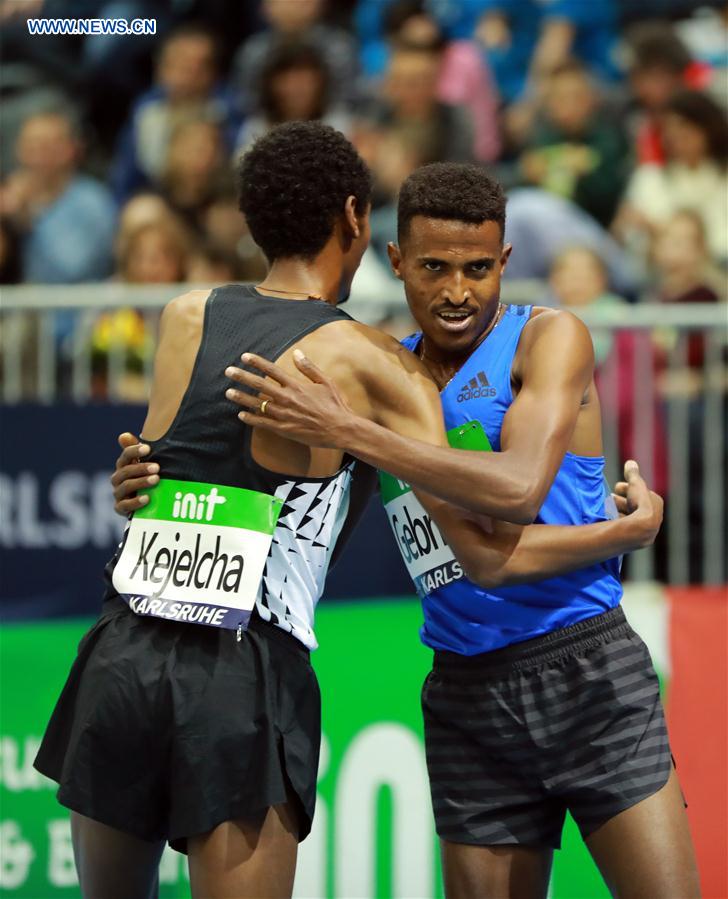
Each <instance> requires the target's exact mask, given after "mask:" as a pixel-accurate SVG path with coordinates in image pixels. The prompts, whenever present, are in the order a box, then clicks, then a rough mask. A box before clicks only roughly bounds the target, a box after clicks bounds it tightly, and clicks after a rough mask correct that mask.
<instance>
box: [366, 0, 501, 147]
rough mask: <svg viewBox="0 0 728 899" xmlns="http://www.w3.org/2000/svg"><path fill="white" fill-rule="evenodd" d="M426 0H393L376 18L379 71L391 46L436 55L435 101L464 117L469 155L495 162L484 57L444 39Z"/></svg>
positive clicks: (474, 47) (491, 94) (492, 106)
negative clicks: (469, 126) (459, 109)
mask: <svg viewBox="0 0 728 899" xmlns="http://www.w3.org/2000/svg"><path fill="white" fill-rule="evenodd" d="M436 8H437V7H434V8H433V6H432V4H428V3H427V0H395V2H394V3H392V4H391V5H390V6H388V7H387V8H386V10H385V11H384V12H383V13H382V16H381V18H382V20H383V26H382V27H383V32H384V35H386V38H387V42H386V43H385V42H384V41H383V40H382V41H380V42H379V43H380V44H381V51H380V54H379V55H380V56H381V71H382V72H383V71H385V70H386V67H387V64H388V60H389V55H390V49H391V47H392V46H395V45H397V44H404V45H405V46H412V47H425V48H431V49H438V48H439V49H441V50H442V61H441V65H440V73H439V78H438V84H437V96H438V99H440V100H441V101H442V102H443V103H450V104H451V105H453V106H457V105H462V106H464V107H465V108H467V109H468V110H469V112H470V116H471V119H472V123H473V128H474V131H475V143H474V148H473V149H474V156H475V158H476V159H477V160H479V161H481V162H492V161H493V160H495V159H496V158H497V157H498V153H499V150H500V138H499V132H498V96H497V94H496V91H495V85H494V82H493V78H492V76H491V73H490V69H489V68H488V65H487V62H486V60H485V57H484V56H483V54H482V53H481V51H480V48H479V46H478V44H477V43H476V42H475V41H473V40H465V39H460V40H447V39H446V34H445V31H444V29H443V26H442V24H441V23H440V21H439V20H438V19H437V18H436V16H435V15H434V9H436Z"/></svg>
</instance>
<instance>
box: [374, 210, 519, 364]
mask: <svg viewBox="0 0 728 899" xmlns="http://www.w3.org/2000/svg"><path fill="white" fill-rule="evenodd" d="M510 252H511V248H510V245H506V246H504V245H503V235H502V234H501V229H500V226H499V225H498V223H497V222H493V221H485V222H482V223H481V224H480V225H471V224H468V223H466V222H458V221H444V220H441V219H431V218H425V217H424V216H419V215H418V216H415V217H414V218H413V219H412V221H411V223H410V229H409V233H408V234H407V236H406V237H405V239H404V240H403V242H402V244H401V246H399V247H398V246H396V245H395V244H390V245H389V258H390V261H391V263H392V270H393V271H394V274H395V275H396V276H397V277H398V278H400V280H402V281H404V290H405V294H406V296H407V303H408V304H409V307H410V312H411V313H412V316H413V318H414V319H415V321H416V322H417V324H418V325H419V326H420V328H421V329H422V331H423V333H424V334H425V336H426V338H427V341H428V344H430V345H432V346H433V347H435V348H437V349H438V350H439V351H440V353H442V354H445V355H449V354H452V355H457V356H461V355H462V354H463V353H467V352H468V351H469V350H470V349H471V348H472V347H473V346H474V345H475V344H476V343H477V341H478V339H479V337H480V336H481V335H482V333H483V331H485V329H486V328H487V327H488V325H489V323H490V321H491V319H492V318H493V316H494V315H495V313H496V311H497V309H498V302H499V297H500V282H501V275H502V274H503V271H504V269H505V267H506V263H507V261H508V256H509V255H510Z"/></svg>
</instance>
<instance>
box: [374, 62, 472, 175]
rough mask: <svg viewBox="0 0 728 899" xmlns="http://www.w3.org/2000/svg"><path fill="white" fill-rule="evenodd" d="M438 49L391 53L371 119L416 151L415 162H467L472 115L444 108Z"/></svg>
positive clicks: (464, 110)
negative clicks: (381, 89)
mask: <svg viewBox="0 0 728 899" xmlns="http://www.w3.org/2000/svg"><path fill="white" fill-rule="evenodd" d="M441 65H442V48H441V47H440V46H437V47H433V46H430V47H420V46H408V45H404V44H399V45H397V46H396V47H395V48H393V51H392V54H391V57H390V60H389V67H388V69H387V75H386V78H385V81H384V85H383V91H382V95H381V98H379V99H378V100H377V101H375V103H374V104H373V106H372V107H371V109H370V111H369V115H370V117H371V120H372V121H373V122H375V123H376V124H377V125H378V126H380V127H382V128H384V129H385V130H386V131H387V132H389V133H391V134H396V135H398V137H399V138H400V139H401V141H402V143H403V144H404V145H405V146H406V147H409V148H411V149H412V150H413V151H414V152H416V154H417V156H418V158H419V163H420V164H425V163H428V162H436V161H443V162H470V161H472V159H473V150H474V137H473V125H472V120H471V117H470V114H469V112H468V110H467V109H465V108H464V107H462V106H451V105H449V104H447V103H442V102H441V101H440V99H439V98H438V81H439V77H440V71H441Z"/></svg>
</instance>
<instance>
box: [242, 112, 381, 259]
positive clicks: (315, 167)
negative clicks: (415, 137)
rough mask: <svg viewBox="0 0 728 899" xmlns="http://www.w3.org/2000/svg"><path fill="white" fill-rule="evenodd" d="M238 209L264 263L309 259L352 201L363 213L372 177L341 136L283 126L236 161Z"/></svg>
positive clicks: (320, 128)
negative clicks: (290, 259) (279, 260)
mask: <svg viewBox="0 0 728 899" xmlns="http://www.w3.org/2000/svg"><path fill="white" fill-rule="evenodd" d="M238 186H239V205H240V211H241V212H242V213H243V214H244V215H245V218H246V219H247V222H248V227H249V228H250V233H251V235H252V237H253V240H254V241H255V242H256V243H257V244H258V246H259V247H260V248H261V250H262V251H263V252H264V253H265V255H266V258H267V259H268V261H269V262H273V260H275V259H280V258H287V257H299V258H302V259H313V258H314V257H315V256H317V255H318V254H319V253H320V252H321V250H322V249H323V248H324V246H325V244H326V241H327V240H328V239H329V238H330V237H331V233H332V231H333V229H334V224H335V223H336V217H337V216H338V215H340V214H341V213H342V211H343V209H344V203H345V202H346V198H347V197H349V196H354V197H355V199H356V208H357V211H358V212H364V211H365V210H366V208H367V207H368V205H369V198H370V196H371V174H370V172H369V169H368V168H367V166H366V164H365V162H364V160H363V159H362V158H361V157H360V156H359V154H358V153H357V151H356V150H355V148H354V147H353V146H352V144H351V143H350V142H349V141H348V140H347V139H346V138H345V137H344V135H343V134H341V132H339V131H336V130H335V129H334V128H331V127H330V126H329V125H323V124H321V122H287V123H285V124H283V125H278V126H277V127H275V128H273V129H271V130H270V131H269V132H268V134H266V135H265V136H264V137H261V138H260V139H259V140H257V141H256V142H255V143H254V144H253V146H252V147H251V149H250V150H248V152H247V153H246V154H245V155H244V156H243V157H242V159H241V160H240V165H239V169H238Z"/></svg>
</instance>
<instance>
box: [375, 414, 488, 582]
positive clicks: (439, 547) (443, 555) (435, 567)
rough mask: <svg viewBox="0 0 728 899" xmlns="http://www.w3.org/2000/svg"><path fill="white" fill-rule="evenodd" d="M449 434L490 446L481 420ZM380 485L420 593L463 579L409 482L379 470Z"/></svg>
mask: <svg viewBox="0 0 728 899" xmlns="http://www.w3.org/2000/svg"><path fill="white" fill-rule="evenodd" d="M447 438H448V441H449V443H450V446H452V447H455V448H456V449H468V450H482V451H489V450H491V445H490V441H489V440H488V436H487V434H486V433H485V431H484V430H483V426H482V424H481V423H480V422H479V421H471V422H468V423H467V424H465V425H460V426H458V427H457V428H452V429H451V430H450V431H448V432H447ZM379 487H380V491H381V496H382V502H383V503H384V509H385V511H386V513H387V518H389V523H390V525H391V527H392V530H393V531H394V538H395V540H396V541H397V546H398V547H399V551H400V553H401V554H402V559H403V560H404V564H405V565H406V566H407V571H408V572H409V576H410V577H411V578H412V582H413V583H414V585H415V589H416V590H417V593H418V594H419V596H422V597H424V596H427V594H428V593H432V592H433V590H437V589H438V588H439V587H445V586H447V584H451V583H453V581H457V580H460V579H461V578H462V577H463V569H462V567H461V565H460V563H459V562H458V560H457V559H456V558H455V556H454V555H453V553H452V550H451V549H450V547H449V546H448V544H447V542H446V541H445V538H444V537H443V536H442V534H441V533H440V529H439V528H438V526H437V525H436V524H435V522H434V521H433V520H432V519H431V518H430V516H429V515H428V514H427V512H426V511H425V510H424V508H423V507H422V505H421V504H420V501H419V500H418V499H417V497H416V496H415V495H414V493H413V492H412V488H411V487H410V485H409V484H407V483H406V482H405V481H400V480H398V479H397V478H394V477H392V475H390V474H387V472H385V471H380V472H379Z"/></svg>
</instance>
